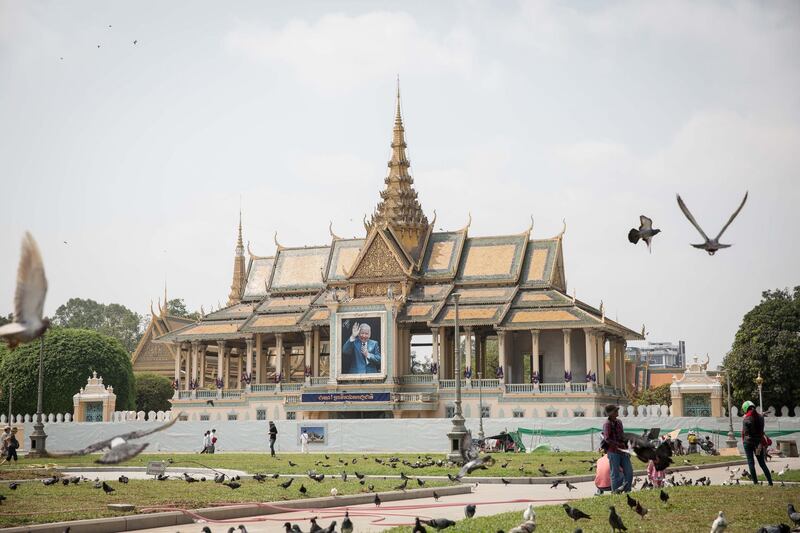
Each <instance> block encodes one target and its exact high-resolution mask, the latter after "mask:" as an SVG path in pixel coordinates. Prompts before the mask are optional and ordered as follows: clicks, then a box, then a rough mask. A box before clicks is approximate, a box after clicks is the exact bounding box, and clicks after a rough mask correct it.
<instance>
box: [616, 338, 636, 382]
mask: <svg viewBox="0 0 800 533" xmlns="http://www.w3.org/2000/svg"><path fill="white" fill-rule="evenodd" d="M626 344H627V343H626V342H625V339H620V340H619V352H620V358H621V359H622V390H623V391H624V392H626V393H627V392H628V365H627V363H626V362H625V345H626ZM634 369H635V367H634Z"/></svg>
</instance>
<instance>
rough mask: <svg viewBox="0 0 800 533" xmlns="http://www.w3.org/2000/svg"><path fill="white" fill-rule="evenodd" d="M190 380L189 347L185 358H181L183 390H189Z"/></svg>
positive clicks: (190, 354)
mask: <svg viewBox="0 0 800 533" xmlns="http://www.w3.org/2000/svg"><path fill="white" fill-rule="evenodd" d="M190 379H192V353H191V345H189V347H188V349H187V350H186V357H184V358H183V390H189V380H190Z"/></svg>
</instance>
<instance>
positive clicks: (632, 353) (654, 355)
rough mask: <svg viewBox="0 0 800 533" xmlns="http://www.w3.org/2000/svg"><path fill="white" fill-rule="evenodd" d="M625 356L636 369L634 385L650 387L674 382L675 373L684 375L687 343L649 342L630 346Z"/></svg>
mask: <svg viewBox="0 0 800 533" xmlns="http://www.w3.org/2000/svg"><path fill="white" fill-rule="evenodd" d="M625 358H626V359H627V360H628V361H629V362H630V363H632V365H633V366H634V368H635V369H636V370H635V372H634V383H633V385H634V387H636V388H637V389H649V388H652V387H658V386H660V385H664V384H666V383H672V376H673V374H677V375H683V372H684V370H685V369H686V343H685V342H684V341H678V343H677V344H675V343H672V342H648V343H647V345H646V346H628V347H626V348H625Z"/></svg>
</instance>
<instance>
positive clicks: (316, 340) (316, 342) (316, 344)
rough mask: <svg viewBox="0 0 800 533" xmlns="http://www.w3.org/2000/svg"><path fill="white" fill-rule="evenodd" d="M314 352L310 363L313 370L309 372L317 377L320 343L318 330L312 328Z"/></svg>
mask: <svg viewBox="0 0 800 533" xmlns="http://www.w3.org/2000/svg"><path fill="white" fill-rule="evenodd" d="M313 342H314V352H313V360H314V362H313V363H312V364H313V365H314V368H313V369H312V370H311V371H312V373H313V374H314V375H315V376H317V377H319V352H320V342H319V328H318V327H315V328H314V341H313Z"/></svg>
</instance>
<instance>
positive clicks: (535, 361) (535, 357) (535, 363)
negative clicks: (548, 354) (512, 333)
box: [528, 329, 542, 381]
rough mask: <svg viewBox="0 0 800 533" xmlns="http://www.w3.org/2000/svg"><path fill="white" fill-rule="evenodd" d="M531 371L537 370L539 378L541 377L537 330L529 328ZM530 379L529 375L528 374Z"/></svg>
mask: <svg viewBox="0 0 800 533" xmlns="http://www.w3.org/2000/svg"><path fill="white" fill-rule="evenodd" d="M531 359H532V362H531V372H537V373H538V374H539V380H540V381H541V379H542V371H541V369H540V368H539V330H538V329H532V330H531ZM528 379H529V380H530V376H528Z"/></svg>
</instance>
